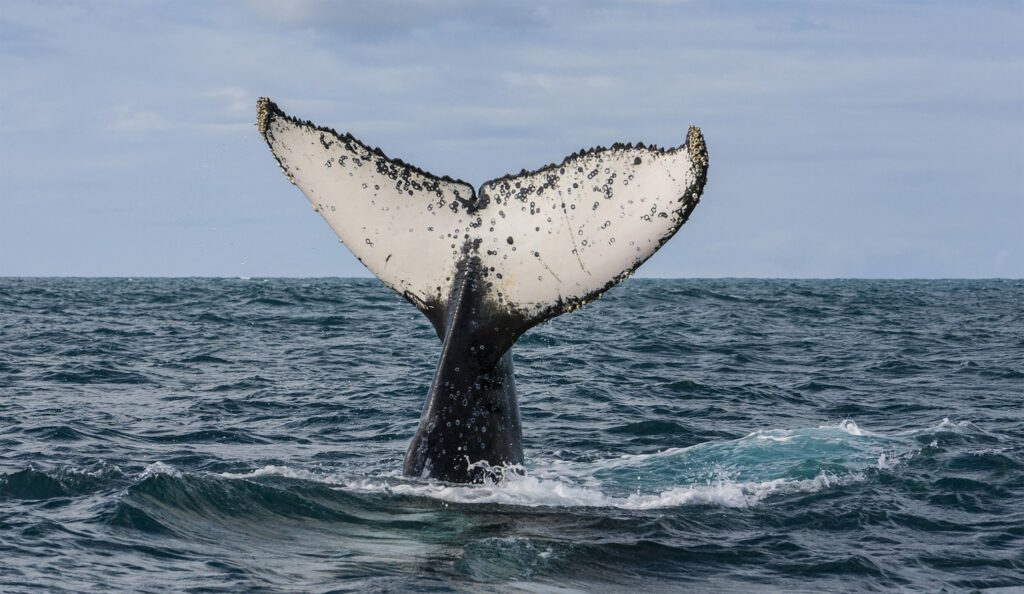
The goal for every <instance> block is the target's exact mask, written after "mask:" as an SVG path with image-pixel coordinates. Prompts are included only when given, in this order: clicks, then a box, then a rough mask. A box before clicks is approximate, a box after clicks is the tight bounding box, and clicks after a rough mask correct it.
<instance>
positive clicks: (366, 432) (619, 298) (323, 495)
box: [0, 279, 1024, 592]
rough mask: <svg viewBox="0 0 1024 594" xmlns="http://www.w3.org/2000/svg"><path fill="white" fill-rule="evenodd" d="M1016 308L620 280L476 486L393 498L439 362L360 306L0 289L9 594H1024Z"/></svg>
mask: <svg viewBox="0 0 1024 594" xmlns="http://www.w3.org/2000/svg"><path fill="white" fill-rule="evenodd" d="M1022 305H1024V282H1022V281H857V280H851V281H786V280H693V281H653V280H631V281H628V282H626V283H625V284H623V285H622V286H620V287H617V288H616V289H614V290H612V291H611V292H610V293H609V294H608V295H607V296H606V297H604V298H602V299H601V300H599V301H597V302H595V303H593V304H591V305H589V306H588V307H586V308H584V309H583V310H581V311H579V312H577V313H575V314H572V315H568V316H563V317H560V318H557V319H555V320H553V321H552V322H550V323H547V324H545V325H543V326H540V327H538V328H536V329H534V330H531V331H530V332H529V333H528V334H527V335H526V336H525V337H524V338H523V339H522V340H520V342H519V344H518V345H517V346H516V347H515V350H514V353H515V364H516V373H517V382H518V389H519V395H520V402H521V406H522V414H523V426H524V446H525V449H526V459H527V465H526V470H527V474H526V475H525V476H522V477H520V476H514V475H513V476H510V477H509V478H508V479H507V480H506V481H505V482H502V483H500V484H498V485H475V486H466V485H444V484H436V483H429V482H423V481H418V480H409V479H405V478H403V477H401V476H400V472H399V471H400V467H401V460H402V456H403V454H404V451H405V447H406V445H407V443H408V440H409V438H410V437H411V436H412V433H413V431H414V429H415V426H416V424H417V421H418V415H419V411H420V408H421V406H422V399H423V397H424V395H425V394H426V392H427V388H428V385H429V382H430V380H431V376H432V374H433V370H434V365H435V363H436V357H437V356H438V352H439V341H438V340H437V338H436V336H435V335H434V333H433V331H432V330H431V329H430V327H429V324H428V323H427V322H426V320H425V319H424V318H423V317H422V316H421V315H420V314H419V313H418V312H416V311H415V310H414V309H413V308H412V307H411V306H409V305H408V304H406V303H404V302H403V301H401V300H400V299H399V298H398V297H395V296H393V295H392V294H391V293H389V292H388V291H387V290H386V289H385V288H383V287H382V286H381V285H380V284H379V283H378V282H377V281H374V280H344V279H339V280H334V279H306V280H302V279H296V280H280V279H272V280H262V279H251V280H243V279H162V280H152V279H135V280H133V279H88V280H86V279H0V591H4V592H23V591H24V592H27V591H37V590H38V589H40V588H42V589H45V590H54V591H60V590H64V591H69V592H82V591H111V590H135V591H147V592H165V591H169V590H173V591H192V592H227V591H232V592H234V591H267V592H278V591H281V592H306V591H317V592H326V591H360V592H362V591H394V590H400V591H405V590H413V591H415V590H419V591H450V590H454V591H481V590H483V591H497V592H503V591H552V592H563V591H577V590H578V591H595V590H602V591H608V590H610V591H625V590H637V589H640V590H642V591H672V590H679V589H696V590H726V591H730V590H735V591H749V590H751V589H774V590H781V589H785V590H794V591H810V590H814V591H845V590H865V589H876V590H891V589H900V588H902V589H910V590H922V591H935V590H938V589H942V588H945V589H947V590H952V591H958V590H977V589H985V588H1000V587H1012V586H1016V587H1024V406H1022V401H1024V307H1022Z"/></svg>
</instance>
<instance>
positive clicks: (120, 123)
mask: <svg viewBox="0 0 1024 594" xmlns="http://www.w3.org/2000/svg"><path fill="white" fill-rule="evenodd" d="M114 112H115V113H114V119H113V121H112V122H111V123H110V129H111V130H115V131H117V132H154V131H159V130H167V129H168V128H171V127H172V126H173V125H174V124H173V123H172V122H171V120H170V119H168V118H166V117H164V116H163V115H161V114H159V113H157V112H155V111H152V110H148V109H137V108H136V107H134V106H132V105H121V106H118V107H117V108H115V110H114Z"/></svg>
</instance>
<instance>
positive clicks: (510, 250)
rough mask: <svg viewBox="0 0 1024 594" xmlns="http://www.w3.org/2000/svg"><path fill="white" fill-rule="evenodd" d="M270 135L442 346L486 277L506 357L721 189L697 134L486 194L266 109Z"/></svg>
mask: <svg viewBox="0 0 1024 594" xmlns="http://www.w3.org/2000/svg"><path fill="white" fill-rule="evenodd" d="M257 127H258V128H259V131H260V133H261V134H262V136H263V138H264V139H265V140H266V142H267V144H268V145H269V146H270V150H271V151H272V152H273V154H274V157H275V158H276V159H277V162H278V164H279V165H280V166H281V169H282V170H283V171H284V173H285V175H286V176H287V177H288V179H289V180H290V181H291V182H292V183H293V184H295V185H296V186H298V187H299V189H301V190H302V192H303V193H304V194H305V195H306V197H307V198H309V201H310V203H311V204H312V205H313V208H314V210H316V211H317V212H319V213H320V215H321V216H322V217H323V218H324V220H326V221H327V224H328V225H330V226H331V228H332V229H333V230H334V232H335V233H336V234H337V235H338V237H339V238H340V239H341V241H342V242H343V243H344V244H345V245H346V246H347V247H348V248H349V250H351V251H352V253H353V254H354V255H355V256H356V257H357V258H358V259H359V261H360V262H362V263H363V264H364V265H365V266H366V267H367V268H368V269H369V270H370V271H371V272H373V273H374V274H375V275H376V276H377V277H378V278H380V280H381V281H383V282H384V284H385V285H387V286H389V287H391V288H392V289H393V290H394V291H396V292H397V293H398V294H400V295H402V296H403V297H404V298H405V299H407V300H408V301H410V302H411V303H412V304H413V305H415V306H416V307H417V308H419V310H420V311H422V312H423V313H424V314H425V315H426V316H427V318H428V319H430V321H431V323H432V324H433V325H434V327H435V329H436V330H437V331H438V334H439V335H440V336H441V337H442V338H443V337H444V333H445V330H446V328H447V327H448V326H449V325H450V320H449V318H450V317H451V316H450V313H451V310H452V309H453V308H452V307H451V305H452V304H451V303H450V302H451V301H452V299H453V298H455V296H457V295H462V294H464V290H463V288H464V287H463V284H464V283H465V282H466V279H467V278H468V277H472V282H473V292H474V295H475V299H474V302H476V308H478V309H480V310H481V311H478V312H477V316H478V317H480V318H485V319H486V320H487V322H486V324H491V325H494V324H496V323H500V328H499V329H500V332H499V334H501V335H502V336H503V337H504V339H503V340H502V342H503V343H507V345H503V346H505V348H506V349H507V347H510V346H511V345H512V343H513V342H515V339H516V338H518V336H519V335H521V334H522V333H523V332H525V331H526V330H527V329H529V328H530V327H532V326H534V325H536V324H538V323H540V322H542V321H544V320H546V319H548V318H551V317H553V316H556V315H558V314H561V313H564V312H567V311H572V310H574V309H576V308H578V307H580V306H582V305H584V304H586V303H587V302H589V301H591V300H593V299H595V298H597V297H599V296H600V295H601V294H602V293H603V292H605V291H607V290H608V289H609V288H611V287H612V286H614V285H615V284H617V283H618V282H620V281H622V280H623V279H625V278H626V277H628V276H629V275H630V274H632V273H633V271H635V270H636V269H637V267H639V266H640V265H641V264H642V263H643V262H644V261H646V260H647V259H648V258H650V257H651V256H652V255H653V254H654V252H656V251H657V250H658V248H660V247H661V246H662V245H664V243H665V242H666V241H668V240H669V239H670V238H671V237H672V236H673V235H674V234H675V233H676V231H678V230H679V228H680V227H681V226H682V225H683V223H685V222H686V220H687V219H688V218H689V216H690V213H691V212H692V211H693V209H694V207H695V206H696V205H697V202H698V201H699V199H700V195H701V192H702V190H703V189H704V184H705V181H706V179H707V168H708V156H707V150H706V147H705V144H704V138H703V136H701V133H700V130H699V129H698V128H696V127H691V128H690V130H689V133H688V134H687V138H686V142H685V143H684V144H682V145H681V146H678V147H674V148H667V149H662V148H658V147H655V146H645V145H643V144H638V145H630V144H625V145H624V144H616V145H613V146H611V147H609V148H596V149H591V150H586V151H581V152H578V153H575V154H572V155H570V156H568V157H566V158H565V159H564V160H563V161H562V162H561V163H558V164H551V165H547V166H545V167H542V168H540V169H537V170H535V171H525V170H524V171H523V172H521V173H519V174H516V175H507V176H505V177H501V178H498V179H495V180H491V181H489V182H486V183H484V184H483V185H482V186H481V187H480V190H479V191H476V190H474V188H473V187H472V186H471V185H469V184H468V183H466V182H463V181H460V180H457V179H452V178H450V177H447V176H441V177H439V176H436V175H433V174H431V173H428V172H426V171H423V170H422V169H419V168H417V167H415V166H413V165H410V164H408V163H405V162H403V161H401V160H398V159H393V158H389V157H388V156H387V155H385V154H384V153H383V152H381V151H380V149H377V148H371V147H369V146H367V145H365V144H363V143H362V142H360V141H359V140H356V139H355V138H354V137H353V136H352V135H350V134H339V133H338V132H335V131H334V130H331V129H329V128H324V127H320V126H317V125H314V124H312V123H311V122H308V121H302V120H298V119H295V118H293V117H290V116H288V115H286V114H285V113H284V112H282V111H281V110H280V109H279V108H278V107H277V105H276V104H274V103H273V102H272V101H270V100H269V99H266V98H261V99H259V101H258V104H257ZM467 275H468V276H467ZM486 324H485V325H486ZM502 352H503V351H502ZM502 352H496V353H494V354H493V356H494V357H500V355H501V354H502Z"/></svg>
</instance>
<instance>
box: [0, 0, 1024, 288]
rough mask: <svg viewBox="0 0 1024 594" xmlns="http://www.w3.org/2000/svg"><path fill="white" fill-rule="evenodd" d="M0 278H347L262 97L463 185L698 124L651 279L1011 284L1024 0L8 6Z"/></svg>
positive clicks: (1023, 251)
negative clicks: (705, 172) (700, 167)
mask: <svg viewBox="0 0 1024 594" xmlns="http://www.w3.org/2000/svg"><path fill="white" fill-rule="evenodd" d="M0 80H2V83H0V276H249V277H260V276H299V277H306V276H367V275H369V273H368V272H367V271H366V270H365V269H364V268H363V267H362V266H361V265H360V264H359V263H358V262H357V261H356V260H355V258H353V257H352V256H351V255H350V254H349V253H348V252H347V250H345V249H344V247H343V246H342V245H341V244H339V243H338V241H337V239H336V238H335V236H334V234H333V232H332V231H331V230H330V229H329V228H328V227H327V225H326V224H325V223H324V222H323V221H322V220H321V219H320V217H319V215H317V214H316V213H315V212H313V211H312V209H311V208H310V207H309V204H308V202H307V201H306V199H305V198H304V197H303V196H302V195H301V193H300V192H299V190H298V189H297V188H295V187H293V186H291V185H290V184H289V183H288V182H287V180H285V178H284V176H283V175H282V174H281V172H280V171H279V170H278V168H277V166H276V163H275V162H274V160H273V158H272V157H271V155H270V153H269V151H268V150H267V148H266V146H265V145H264V143H263V142H262V139H261V138H260V136H259V134H258V133H257V131H256V129H255V126H254V120H255V104H256V99H257V97H259V96H262V95H265V96H269V97H271V98H272V99H274V100H275V101H276V102H277V103H278V105H280V106H281V108H282V109H284V110H285V111H287V112H288V113H290V114H293V115H295V116H298V117H301V118H303V119H310V120H312V121H314V122H316V123H318V124H321V125H325V126H330V127H333V128H335V129H337V130H339V131H348V132H351V133H352V134H354V135H355V136H356V137H358V138H360V139H361V140H363V141H364V142H366V143H367V144H370V145H372V146H379V147H381V148H382V149H383V150H384V151H385V152H386V153H387V154H388V155H389V156H392V157H398V158H401V159H403V160H406V161H408V162H410V163H413V164H416V165H418V166H420V167H422V168H424V169H426V170H428V171H431V172H433V173H435V174H438V175H444V174H447V175H451V176H453V177H456V178H461V179H464V180H467V181H469V182H471V183H473V184H474V185H476V186H479V185H480V184H481V183H482V182H484V181H487V180H488V179H491V178H494V177H498V176H501V175H503V174H505V173H509V172H518V171H519V170H521V169H524V168H526V169H532V168H536V167H539V166H542V165H545V164H547V163H550V162H557V161H560V160H561V159H562V157H564V156H565V155H568V154H569V153H572V152H574V151H576V150H579V149H581V148H588V147H591V146H595V145H609V144H611V143H613V142H616V141H622V142H638V141H643V142H646V143H656V144H658V145H662V146H672V145H678V144H680V143H682V142H683V141H684V139H685V135H686V131H687V127H688V126H689V125H690V124H691V123H692V124H696V125H698V126H700V127H701V129H702V131H703V133H704V136H705V138H706V140H707V145H708V152H709V155H710V170H709V176H708V184H707V187H706V188H705V192H704V197H703V199H702V201H701V204H700V205H699V206H698V207H697V209H696V211H695V212H694V214H693V216H692V217H691V219H690V221H689V222H688V223H687V224H686V225H685V226H684V227H683V228H682V230H681V231H680V232H679V234H678V235H677V236H676V237H675V238H674V239H672V240H671V241H670V242H669V243H668V244H667V245H666V246H665V247H664V248H663V249H662V250H661V251H660V252H659V253H658V254H656V255H655V256H654V257H653V258H652V259H651V260H650V261H649V262H647V264H645V265H644V266H643V267H642V268H641V269H640V271H639V276H649V277H723V276H725V277H787V278H807V277H811V278H822V277H824V278H833V277H868V278H936V277H940V278H950V277H1013V278H1021V277H1024V3H1022V2H987V1H976V2H951V1H950V2H943V1H935V2H923V1H903V2H877V1H873V0H863V1H858V2H824V1H814V2H812V1H806V0H792V1H788V0H781V1H778V2H770V3H769V2H759V1H752V0H751V1H723V2H717V1H715V2H712V1H707V2H704V1H688V0H681V1H671V0H660V1H656V0H648V1H644V0H634V1H613V0H551V1H545V2H534V1H528V0H527V1H522V0H520V1H515V2H484V1H469V0H436V1H431V2H426V1H418V0H409V1H406V2H398V1H396V0H340V1H336V2H328V1H326V0H300V1H293V2H284V1H280V0H251V1H224V2H189V1H181V0H173V1H170V0H168V1H160V0H140V1H135V2H127V1H126V2H106V1H104V2H100V1H95V2H78V1H71V0H55V1H52V2H45V3H44V2H35V1H22V0H4V2H3V6H2V9H0Z"/></svg>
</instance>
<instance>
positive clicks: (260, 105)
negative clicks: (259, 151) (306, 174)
mask: <svg viewBox="0 0 1024 594" xmlns="http://www.w3.org/2000/svg"><path fill="white" fill-rule="evenodd" d="M277 118H281V119H283V120H286V121H288V122H291V123H292V124H295V125H296V126H301V127H304V128H309V129H311V130H316V131H317V132H323V133H325V134H330V135H331V136H334V138H335V139H336V140H338V141H340V142H342V143H353V144H356V145H358V146H359V147H360V148H362V149H364V150H366V151H369V152H371V153H373V154H374V155H377V156H378V157H380V158H382V159H384V160H386V161H390V162H391V163H394V164H395V165H398V166H401V167H404V168H406V169H408V170H409V171H412V172H414V173H417V174H419V175H422V176H424V177H426V178H428V179H431V180H434V181H440V182H446V183H453V184H462V185H464V186H466V187H468V188H469V189H470V190H471V191H472V192H473V193H474V195H473V198H472V199H471V200H475V198H476V190H475V189H474V188H473V184H470V183H469V182H467V181H464V180H461V179H456V178H453V177H450V176H447V175H435V174H433V173H431V172H429V171H427V170H425V169H421V168H419V167H417V166H415V165H412V164H410V163H407V162H405V161H403V160H401V159H396V158H394V157H389V156H388V155H387V154H386V153H385V152H384V151H383V150H381V149H380V148H378V147H375V146H370V145H368V144H365V143H364V142H362V141H361V140H359V139H358V138H356V137H355V136H352V134H350V133H348V132H345V133H344V134H342V133H340V132H338V131H337V130H335V129H334V128H329V127H327V126H319V125H317V124H314V123H313V122H311V121H309V120H300V119H299V118H295V117H292V116H290V115H288V114H286V113H285V112H284V111H282V110H281V108H280V107H278V106H277V103H274V102H273V101H272V100H271V99H269V98H267V97H260V98H259V99H257V100H256V129H257V130H259V132H260V135H261V136H263V139H264V140H265V141H266V142H267V144H270V143H271V141H272V140H273V136H272V135H271V134H270V124H271V122H273V121H274V120H275V119H277ZM278 163H280V161H279V162H278ZM286 173H287V172H286ZM289 177H290V176H289Z"/></svg>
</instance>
